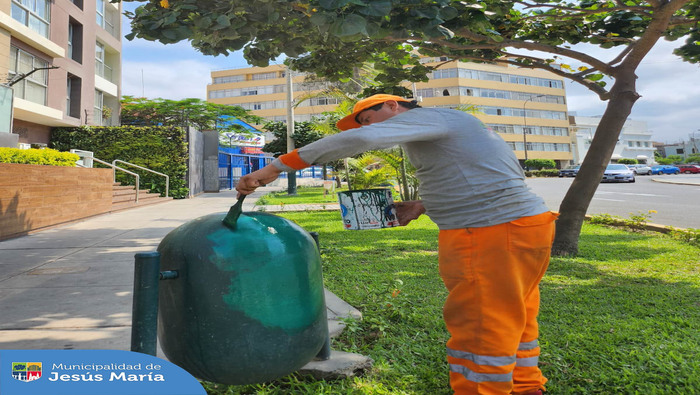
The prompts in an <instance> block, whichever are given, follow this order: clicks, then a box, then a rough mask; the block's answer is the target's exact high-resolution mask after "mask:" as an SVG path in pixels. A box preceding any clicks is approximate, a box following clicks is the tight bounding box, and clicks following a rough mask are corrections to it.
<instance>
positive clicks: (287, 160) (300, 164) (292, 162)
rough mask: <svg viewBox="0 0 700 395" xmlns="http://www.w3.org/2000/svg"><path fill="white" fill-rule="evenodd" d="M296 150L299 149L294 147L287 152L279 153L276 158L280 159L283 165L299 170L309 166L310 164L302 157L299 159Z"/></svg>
mask: <svg viewBox="0 0 700 395" xmlns="http://www.w3.org/2000/svg"><path fill="white" fill-rule="evenodd" d="M298 151H299V150H296V149H295V150H294V151H292V152H290V153H288V154H284V155H280V156H279V158H278V159H279V160H280V161H282V163H283V164H284V165H285V166H289V167H291V168H292V169H295V170H301V169H305V168H307V167H309V166H311V164H309V163H306V162H304V160H303V159H301V157H300V156H299V152H298Z"/></svg>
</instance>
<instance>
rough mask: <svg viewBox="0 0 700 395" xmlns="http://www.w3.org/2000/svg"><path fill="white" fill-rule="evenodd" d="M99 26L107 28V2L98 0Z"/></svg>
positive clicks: (97, 17)
mask: <svg viewBox="0 0 700 395" xmlns="http://www.w3.org/2000/svg"><path fill="white" fill-rule="evenodd" d="M96 6H97V15H96V22H97V26H100V27H105V0H97V3H96Z"/></svg>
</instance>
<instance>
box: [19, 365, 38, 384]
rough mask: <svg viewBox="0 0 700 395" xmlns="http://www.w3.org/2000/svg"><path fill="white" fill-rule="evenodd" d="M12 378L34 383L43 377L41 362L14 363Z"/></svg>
mask: <svg viewBox="0 0 700 395" xmlns="http://www.w3.org/2000/svg"><path fill="white" fill-rule="evenodd" d="M12 377H14V378H15V379H17V380H19V381H34V380H38V379H39V378H40V377H41V362H12Z"/></svg>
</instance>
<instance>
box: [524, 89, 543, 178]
mask: <svg viewBox="0 0 700 395" xmlns="http://www.w3.org/2000/svg"><path fill="white" fill-rule="evenodd" d="M542 96H545V95H537V96H530V98H529V99H527V100H525V103H523V151H524V152H525V160H524V161H523V167H525V170H530V169H529V168H528V167H527V165H526V164H525V162H527V110H526V109H525V106H527V102H529V101H530V100H532V99H535V98H538V97H542Z"/></svg>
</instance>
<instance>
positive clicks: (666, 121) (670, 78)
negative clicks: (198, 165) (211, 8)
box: [122, 3, 700, 143]
mask: <svg viewBox="0 0 700 395" xmlns="http://www.w3.org/2000/svg"><path fill="white" fill-rule="evenodd" d="M123 4H124V9H125V10H133V9H134V8H136V4H135V3H123ZM122 25H123V29H122V31H123V33H124V34H125V35H126V34H128V33H129V32H130V31H131V29H130V27H129V20H128V19H127V18H123V19H122ZM681 44H682V41H680V40H679V41H676V42H667V41H664V40H660V41H659V42H658V43H657V45H656V46H655V47H654V49H652V51H651V52H650V53H649V54H648V55H647V56H646V58H645V60H644V61H643V62H642V64H641V65H640V66H639V68H638V69H637V76H638V79H637V92H639V94H640V95H641V98H640V99H639V100H637V102H636V103H635V105H634V108H633V109H632V114H631V115H630V117H629V118H630V119H632V120H635V121H644V122H646V123H647V126H648V129H649V131H651V132H652V138H653V140H654V141H660V142H664V143H675V142H679V141H683V140H687V139H688V138H689V137H690V136H691V135H693V136H695V137H696V138H700V65H696V64H691V63H687V62H683V61H682V60H681V59H680V58H679V57H677V56H675V55H673V53H672V51H673V48H675V47H677V46H679V45H681ZM579 48H580V47H579ZM579 48H575V49H579ZM585 51H587V53H588V54H590V55H596V53H597V52H599V51H601V50H599V49H598V48H595V47H590V48H585ZM610 56H612V55H610ZM601 59H602V60H606V58H604V57H602V58H601ZM572 66H573V64H572ZM243 67H250V66H249V65H248V64H247V62H246V61H245V59H243V56H242V54H241V53H232V54H230V55H229V56H216V57H213V56H205V55H202V54H201V53H199V52H197V51H196V50H194V49H193V48H192V47H191V46H190V45H189V42H180V43H177V44H169V45H164V44H160V43H158V42H151V41H146V40H142V39H134V40H133V41H129V40H127V39H123V40H122V95H129V96H137V97H147V98H151V99H153V98H158V97H160V98H164V99H172V100H179V99H184V98H199V99H206V89H207V85H208V84H209V83H211V74H210V73H211V72H212V71H215V70H225V69H234V68H243ZM565 85H566V86H565V87H566V93H567V95H566V97H567V104H568V109H569V114H570V115H578V116H590V117H593V116H599V115H602V114H603V112H604V111H605V106H606V103H607V102H603V101H601V100H600V99H599V98H598V96H597V95H595V94H594V93H593V92H591V91H589V90H588V89H586V88H584V87H582V86H580V85H579V84H576V83H574V82H571V81H569V80H565Z"/></svg>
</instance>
